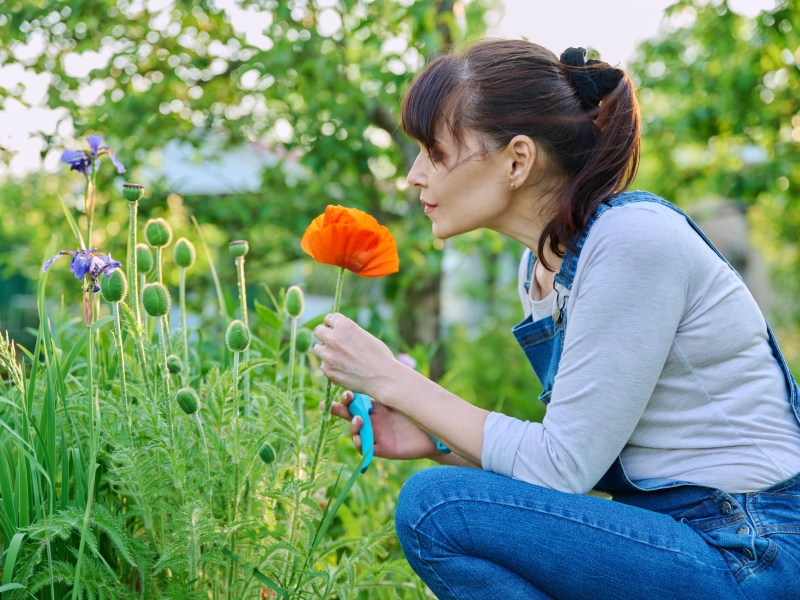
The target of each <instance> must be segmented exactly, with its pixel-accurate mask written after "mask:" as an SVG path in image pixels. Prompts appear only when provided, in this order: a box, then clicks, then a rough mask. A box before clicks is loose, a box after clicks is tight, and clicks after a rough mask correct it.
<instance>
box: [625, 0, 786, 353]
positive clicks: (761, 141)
mask: <svg viewBox="0 0 800 600" xmlns="http://www.w3.org/2000/svg"><path fill="white" fill-rule="evenodd" d="M798 23H800V5H798V4H797V3H796V2H791V1H789V0H781V1H779V2H777V3H776V6H775V8H774V9H773V10H770V11H763V12H761V13H760V14H759V15H758V16H757V17H754V18H751V17H746V16H743V15H741V14H737V13H736V12H734V11H733V10H732V9H731V8H729V7H728V4H727V2H725V1H724V0H721V1H720V0H718V1H715V2H700V1H697V0H681V1H679V2H676V3H675V4H673V5H672V6H671V7H670V8H669V9H668V10H667V18H666V21H665V29H664V31H663V32H662V34H661V35H659V36H657V37H656V38H654V39H652V40H650V41H648V42H645V43H643V44H642V45H641V46H640V48H639V50H638V55H637V58H636V60H635V61H634V62H633V63H632V65H631V71H632V73H633V74H634V76H635V79H636V81H637V83H638V85H639V90H640V92H639V96H640V102H641V105H642V113H643V118H644V121H643V127H644V144H643V153H642V165H641V169H640V173H639V177H638V179H637V186H638V187H641V188H648V189H651V190H653V191H655V192H657V193H659V194H661V195H663V196H665V197H667V198H670V199H673V200H674V201H676V202H678V203H680V204H682V205H684V206H687V207H691V205H692V204H693V203H695V202H697V201H698V200H702V199H704V198H707V197H709V196H712V197H715V196H716V197H724V198H732V199H735V200H737V201H743V202H745V203H746V204H747V206H748V218H749V222H750V226H751V228H752V238H753V241H754V242H755V243H756V244H758V246H759V247H760V248H761V249H762V250H763V251H764V254H765V257H766V258H767V261H768V262H769V263H770V264H771V265H773V266H774V267H775V268H776V269H777V274H778V277H777V278H776V281H777V282H778V284H779V285H782V286H783V287H784V291H785V292H788V294H787V297H788V299H789V300H788V302H787V303H786V304H787V305H788V308H789V312H790V313H794V314H792V315H791V318H790V319H786V317H787V316H789V315H782V314H780V311H777V310H776V311H774V312H776V313H777V315H776V316H777V317H779V320H780V318H781V317H783V318H784V319H783V324H784V325H785V326H788V325H791V326H792V329H794V328H795V326H796V323H797V322H798V320H800V315H798V314H797V312H796V307H797V303H796V302H794V301H793V299H794V298H795V297H796V292H797V289H798V287H799V284H798V282H800V272H798V270H797V264H798V263H797V257H798V254H799V253H800V246H798V240H799V239H800V235H798V232H800V204H798V196H797V193H796V190H797V189H798V188H799V187H800V165H799V164H798V161H797V144H798V143H799V142H800V117H798V114H797V98H796V97H797V93H796V90H797V89H798V87H800V69H798V66H797V65H798V63H800V53H798V50H797V49H798V47H800V30H798ZM790 333H791V332H790V331H786V335H785V336H781V338H782V345H783V346H784V349H785V350H788V354H789V355H790V358H791V359H793V361H794V363H795V364H800V362H798V361H800V345H798V344H797V343H796V341H794V342H793V343H785V342H783V340H786V342H790V341H792V340H790V339H789V334H790ZM793 337H795V338H796V335H795V336H793Z"/></svg>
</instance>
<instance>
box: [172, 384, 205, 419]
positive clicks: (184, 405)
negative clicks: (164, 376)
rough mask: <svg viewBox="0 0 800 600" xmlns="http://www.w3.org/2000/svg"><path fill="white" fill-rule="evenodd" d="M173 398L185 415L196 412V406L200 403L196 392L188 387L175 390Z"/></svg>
mask: <svg viewBox="0 0 800 600" xmlns="http://www.w3.org/2000/svg"><path fill="white" fill-rule="evenodd" d="M175 400H176V401H177V402H178V406H180V407H181V410H182V411H183V412H185V413H186V414H187V415H193V414H194V413H196V412H197V407H198V406H199V405H200V399H199V398H198V397H197V392H195V391H194V389H192V388H190V387H185V388H181V389H179V390H178V391H177V392H175Z"/></svg>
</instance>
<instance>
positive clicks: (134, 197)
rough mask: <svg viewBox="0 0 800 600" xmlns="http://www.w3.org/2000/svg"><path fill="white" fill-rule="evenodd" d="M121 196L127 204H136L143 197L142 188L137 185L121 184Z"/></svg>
mask: <svg viewBox="0 0 800 600" xmlns="http://www.w3.org/2000/svg"><path fill="white" fill-rule="evenodd" d="M122 195H123V196H125V200H127V201H128V202H138V201H139V200H141V199H142V196H144V186H143V185H141V184H139V183H123V184H122Z"/></svg>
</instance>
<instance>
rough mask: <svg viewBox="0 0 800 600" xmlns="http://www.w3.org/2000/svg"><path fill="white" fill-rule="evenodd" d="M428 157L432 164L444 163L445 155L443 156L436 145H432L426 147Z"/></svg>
mask: <svg viewBox="0 0 800 600" xmlns="http://www.w3.org/2000/svg"><path fill="white" fill-rule="evenodd" d="M428 158H429V159H430V161H431V162H432V163H433V164H436V163H440V164H444V162H445V160H446V159H447V157H446V156H445V154H444V152H442V151H441V149H440V148H439V147H437V146H433V147H431V148H428Z"/></svg>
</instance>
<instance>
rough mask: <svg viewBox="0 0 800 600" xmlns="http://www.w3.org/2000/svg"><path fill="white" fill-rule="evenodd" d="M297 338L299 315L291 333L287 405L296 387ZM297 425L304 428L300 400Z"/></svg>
mask: <svg viewBox="0 0 800 600" xmlns="http://www.w3.org/2000/svg"><path fill="white" fill-rule="evenodd" d="M296 340H297V317H292V331H291V334H290V335H289V381H288V382H287V383H286V406H290V405H291V403H292V391H293V388H294V360H295V354H296V350H295V347H294V345H295V342H296ZM297 425H298V427H299V428H300V429H303V403H302V402H301V401H300V400H298V402H297Z"/></svg>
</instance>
